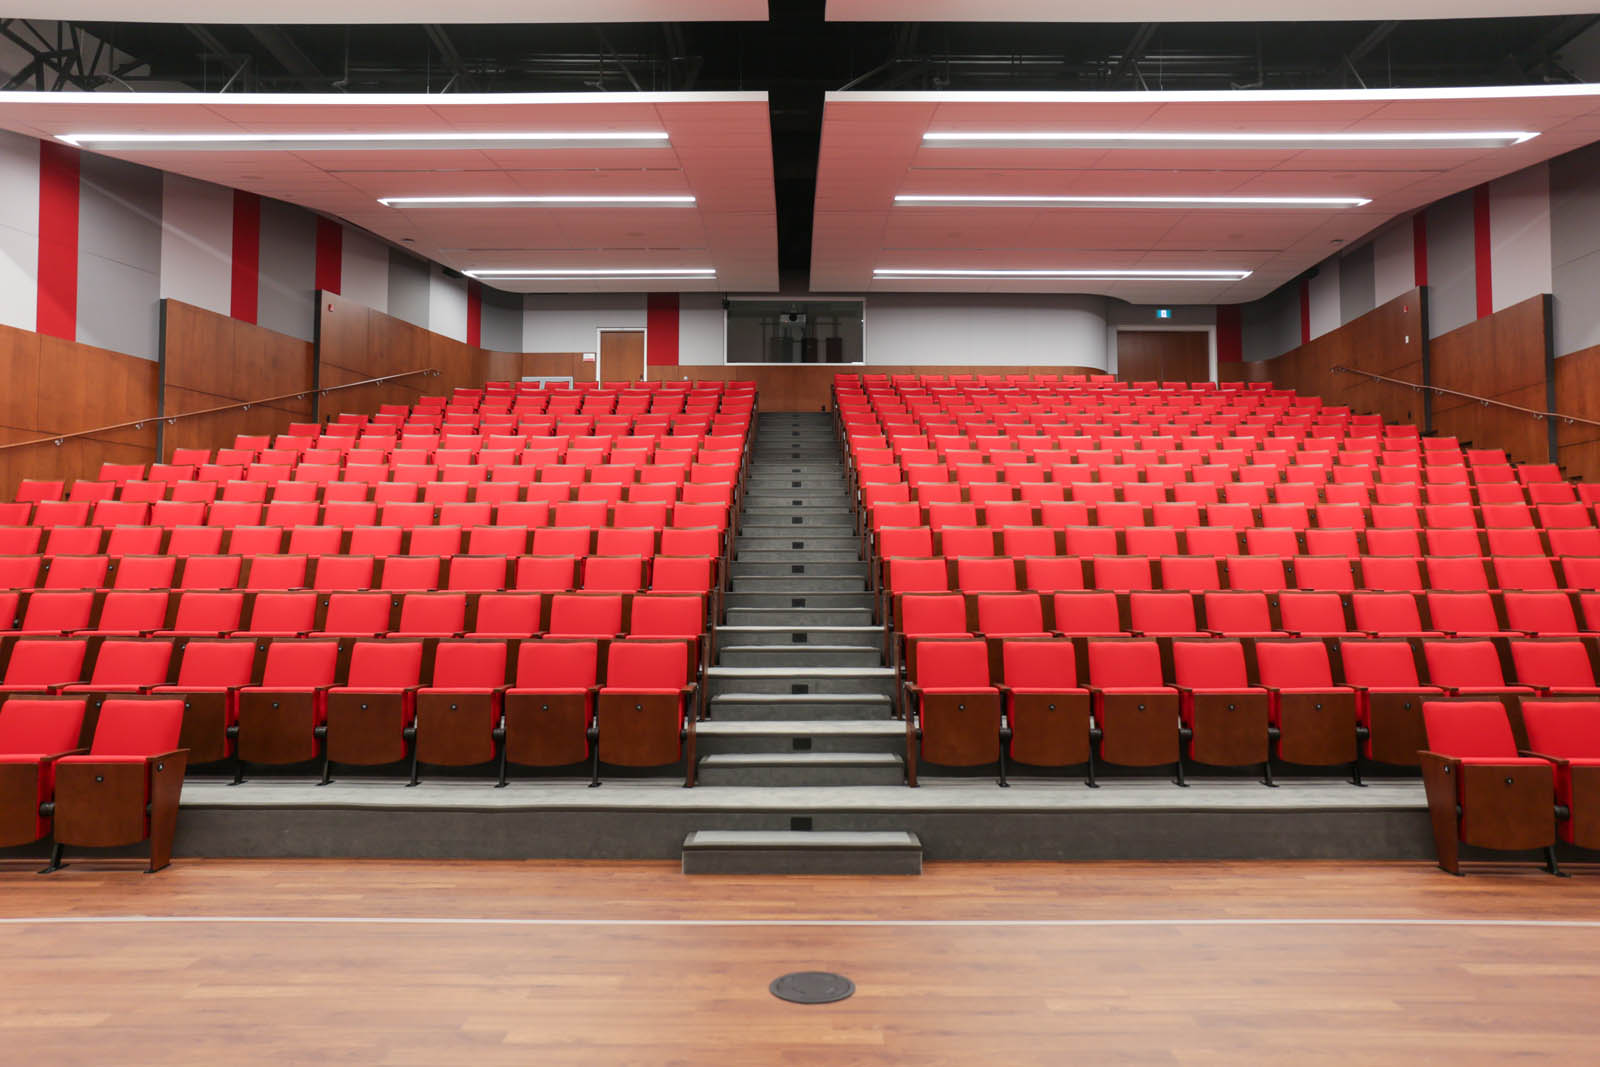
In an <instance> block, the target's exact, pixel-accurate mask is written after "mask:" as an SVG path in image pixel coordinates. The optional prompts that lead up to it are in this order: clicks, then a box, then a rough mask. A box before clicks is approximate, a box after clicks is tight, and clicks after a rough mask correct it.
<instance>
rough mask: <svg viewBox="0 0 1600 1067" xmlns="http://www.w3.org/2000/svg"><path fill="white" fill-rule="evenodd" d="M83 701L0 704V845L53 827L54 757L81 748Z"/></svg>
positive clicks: (31, 839) (18, 842)
mask: <svg viewBox="0 0 1600 1067" xmlns="http://www.w3.org/2000/svg"><path fill="white" fill-rule="evenodd" d="M83 717H84V701H82V700H55V699H45V698H30V697H12V698H11V699H9V700H7V701H6V702H5V703H4V704H3V705H0V798H4V799H3V801H0V848H11V847H15V846H17V845H26V844H29V843H31V842H34V841H37V840H39V839H40V838H42V837H44V836H45V835H46V834H48V833H49V832H50V825H51V820H50V816H49V815H45V814H42V811H43V810H44V808H43V806H44V805H46V804H50V803H52V802H53V801H54V800H55V782H56V774H55V772H56V763H57V762H58V761H59V760H60V759H61V758H62V757H63V756H66V755H68V754H70V753H72V752H74V751H80V752H81V751H82V750H81V749H79V748H78V740H79V737H80V735H81V734H82V732H83Z"/></svg>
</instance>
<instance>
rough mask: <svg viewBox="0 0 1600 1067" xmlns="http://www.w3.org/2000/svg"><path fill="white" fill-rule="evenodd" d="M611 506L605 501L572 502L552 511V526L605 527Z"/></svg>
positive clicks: (558, 506) (556, 507) (555, 507)
mask: <svg viewBox="0 0 1600 1067" xmlns="http://www.w3.org/2000/svg"><path fill="white" fill-rule="evenodd" d="M610 511H611V509H610V506H609V505H607V504H606V502H605V501H603V500H570V501H567V502H566V503H562V504H556V505H555V506H554V507H552V508H551V509H550V523H551V525H552V526H558V527H559V526H569V527H577V526H590V527H594V526H605V525H606V524H607V522H608V521H609V516H610Z"/></svg>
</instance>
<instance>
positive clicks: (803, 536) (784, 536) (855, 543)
mask: <svg viewBox="0 0 1600 1067" xmlns="http://www.w3.org/2000/svg"><path fill="white" fill-rule="evenodd" d="M735 548H736V550H737V551H738V552H741V553H742V552H743V551H745V550H746V549H751V548H759V549H763V550H766V551H769V552H770V551H778V552H801V551H803V552H805V554H806V558H807V559H827V558H830V557H827V556H813V555H812V554H811V553H813V552H849V553H850V556H851V558H852V559H859V558H860V556H861V538H859V537H857V536H856V535H855V533H854V531H852V530H850V529H849V528H847V527H840V528H839V530H838V531H836V532H835V531H823V530H819V531H817V532H816V533H812V532H810V531H807V532H806V533H794V532H793V531H791V530H784V531H782V532H774V533H756V532H752V531H750V530H745V531H743V532H741V533H740V534H739V540H738V543H737V544H736V546H735Z"/></svg>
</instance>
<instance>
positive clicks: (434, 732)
mask: <svg viewBox="0 0 1600 1067" xmlns="http://www.w3.org/2000/svg"><path fill="white" fill-rule="evenodd" d="M534 603H535V605H537V598H534ZM574 647H576V646H574ZM593 647H594V646H593V645H589V646H588V648H589V651H590V661H589V665H590V667H591V668H592V667H593ZM506 666H507V656H506V645H505V642H503V641H472V640H466V641H441V642H439V644H438V646H437V648H436V649H435V650H434V660H433V672H432V675H433V678H432V683H431V685H429V686H426V687H423V688H419V689H418V690H416V693H415V697H414V700H415V713H416V717H415V721H414V722H415V728H414V732H413V757H414V758H413V762H412V772H411V781H412V782H413V783H415V782H416V781H417V780H418V766H419V765H420V764H429V765H434V766H445V767H467V766H473V765H476V764H482V763H488V762H490V761H492V760H495V759H496V758H497V753H498V750H499V749H500V747H501V746H500V743H499V742H500V739H501V738H502V737H503V736H504V727H503V724H502V714H503V712H502V707H503V702H504V695H505V693H506V690H507V688H508V681H509V679H508V678H507V676H506ZM591 680H592V675H591ZM332 717H333V716H332V708H331V707H330V711H329V718H330V728H331V725H332ZM501 775H502V778H503V776H504V764H503V763H502V764H501Z"/></svg>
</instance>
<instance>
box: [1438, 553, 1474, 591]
mask: <svg viewBox="0 0 1600 1067" xmlns="http://www.w3.org/2000/svg"><path fill="white" fill-rule="evenodd" d="M1423 564H1424V566H1425V567H1426V568H1427V572H1428V587H1429V588H1430V589H1448V590H1452V591H1457V590H1459V591H1469V590H1471V591H1475V590H1483V589H1488V588H1489V576H1488V574H1487V573H1486V572H1485V570H1484V566H1483V560H1482V559H1480V558H1478V557H1476V556H1430V557H1428V558H1427V559H1426V560H1424V561H1423Z"/></svg>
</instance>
